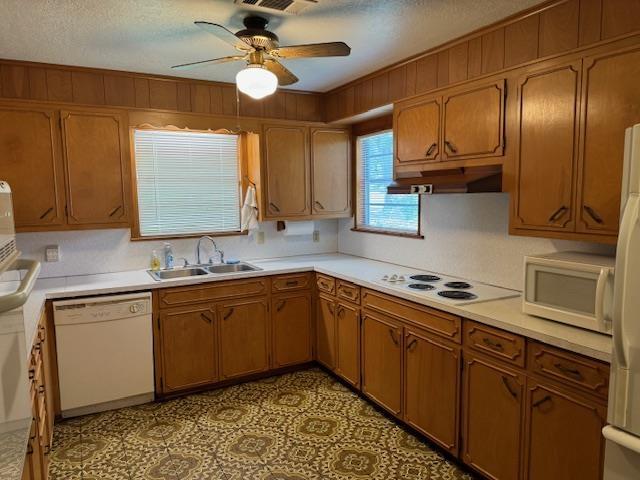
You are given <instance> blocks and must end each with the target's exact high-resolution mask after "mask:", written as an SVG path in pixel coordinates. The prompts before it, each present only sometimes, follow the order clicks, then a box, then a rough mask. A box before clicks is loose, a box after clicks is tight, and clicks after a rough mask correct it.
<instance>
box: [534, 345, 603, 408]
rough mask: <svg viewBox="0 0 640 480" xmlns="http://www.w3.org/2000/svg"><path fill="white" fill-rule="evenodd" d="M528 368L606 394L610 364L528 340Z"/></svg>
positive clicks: (591, 391)
mask: <svg viewBox="0 0 640 480" xmlns="http://www.w3.org/2000/svg"><path fill="white" fill-rule="evenodd" d="M529 370H531V371H532V372H533V373H537V374H540V375H542V376H544V377H547V378H551V379H553V380H557V381H559V382H561V383H562V384H563V385H572V386H574V387H577V388H579V389H582V390H584V391H586V392H589V393H592V394H595V395H598V396H599V397H602V398H606V397H607V395H608V391H609V366H608V365H606V364H604V363H601V362H598V361H596V360H592V359H589V358H585V357H581V356H579V355H576V354H574V353H570V352H566V351H564V350H560V349H557V348H554V347H550V346H548V345H543V344H541V343H536V342H531V343H530V344H529Z"/></svg>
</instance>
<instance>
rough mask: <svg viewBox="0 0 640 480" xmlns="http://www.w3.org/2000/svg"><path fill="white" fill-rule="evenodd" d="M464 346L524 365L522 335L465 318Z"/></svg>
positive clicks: (513, 363)
mask: <svg viewBox="0 0 640 480" xmlns="http://www.w3.org/2000/svg"><path fill="white" fill-rule="evenodd" d="M464 346H465V347H468V348H470V349H472V350H475V351H477V352H482V353H486V354H487V355H491V356H492V357H495V358H499V359H500V360H504V361H505V362H508V363H511V364H512V365H516V366H518V367H524V361H525V340H524V338H523V337H521V336H520V335H515V334H513V333H509V332H505V331H504V330H499V329H497V328H493V327H488V326H487V325H482V324H480V323H475V322H470V321H467V320H465V322H464Z"/></svg>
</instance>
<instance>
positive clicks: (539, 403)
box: [531, 395, 551, 408]
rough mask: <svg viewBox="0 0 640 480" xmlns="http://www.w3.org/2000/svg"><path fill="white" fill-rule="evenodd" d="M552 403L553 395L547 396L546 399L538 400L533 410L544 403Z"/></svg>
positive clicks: (534, 403)
mask: <svg viewBox="0 0 640 480" xmlns="http://www.w3.org/2000/svg"><path fill="white" fill-rule="evenodd" d="M550 401H551V395H545V396H544V397H542V398H541V399H540V400H538V401H537V402H533V404H532V405H531V406H532V407H533V408H538V407H539V406H540V405H542V404H543V403H546V402H550Z"/></svg>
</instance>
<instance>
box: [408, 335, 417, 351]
mask: <svg viewBox="0 0 640 480" xmlns="http://www.w3.org/2000/svg"><path fill="white" fill-rule="evenodd" d="M416 343H418V339H417V338H414V339H413V340H411V341H410V342H409V344H408V345H407V350H408V351H409V352H410V351H411V349H412V348H413V347H415V346H416Z"/></svg>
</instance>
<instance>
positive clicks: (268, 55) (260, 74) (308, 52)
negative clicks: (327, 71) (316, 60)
mask: <svg viewBox="0 0 640 480" xmlns="http://www.w3.org/2000/svg"><path fill="white" fill-rule="evenodd" d="M194 23H195V24H196V25H197V26H198V27H200V28H202V29H203V30H205V31H206V32H209V33H211V34H213V35H215V36H216V37H218V38H219V39H220V40H224V41H225V42H227V43H228V44H230V45H232V46H233V47H235V48H236V50H239V52H240V54H239V55H232V56H228V57H222V58H213V59H211V60H203V61H200V62H193V63H185V64H182V65H175V66H173V67H171V68H174V69H176V70H189V69H192V68H196V67H205V66H209V65H216V64H219V63H227V62H235V61H239V60H244V61H246V62H247V67H246V68H245V69H243V70H241V71H240V72H239V73H238V74H237V75H236V84H237V85H238V89H239V90H240V91H241V92H243V93H246V94H247V95H249V96H251V97H253V98H255V99H260V98H264V97H266V96H267V95H271V94H272V93H274V92H275V91H276V89H277V88H278V85H292V84H294V83H296V82H297V81H298V77H296V76H295V75H294V74H293V73H291V71H289V70H288V69H287V68H286V67H285V66H284V65H282V63H280V62H279V61H278V59H280V58H310V57H344V56H347V55H349V54H350V53H351V48H350V47H349V46H348V45H347V44H346V43H344V42H329V43H313V44H309V45H292V46H288V47H281V46H280V43H279V39H278V36H277V35H276V34H275V33H273V32H270V31H269V30H267V28H266V27H267V23H268V20H267V19H265V18H263V17H259V16H249V17H246V18H245V19H244V21H243V23H244V26H245V28H244V29H243V30H240V31H239V32H238V33H233V32H231V31H230V30H228V29H227V28H225V27H223V26H222V25H218V24H215V23H209V22H202V21H197V22H194Z"/></svg>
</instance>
